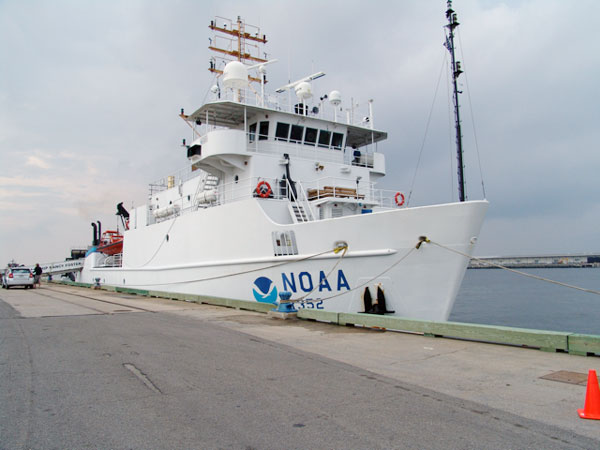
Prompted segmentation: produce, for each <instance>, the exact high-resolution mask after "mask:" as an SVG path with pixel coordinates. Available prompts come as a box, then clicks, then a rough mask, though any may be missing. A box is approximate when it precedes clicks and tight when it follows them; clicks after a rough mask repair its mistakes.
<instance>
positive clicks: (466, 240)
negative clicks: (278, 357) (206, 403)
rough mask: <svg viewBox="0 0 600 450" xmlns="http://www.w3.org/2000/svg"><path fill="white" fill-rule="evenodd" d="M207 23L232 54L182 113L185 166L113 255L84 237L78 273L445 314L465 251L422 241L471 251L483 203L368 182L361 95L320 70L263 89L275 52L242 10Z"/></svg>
mask: <svg viewBox="0 0 600 450" xmlns="http://www.w3.org/2000/svg"><path fill="white" fill-rule="evenodd" d="M449 10H450V13H449V25H448V30H449V35H450V37H453V33H452V32H453V30H454V27H455V26H456V25H457V23H456V25H454V24H453V22H455V21H456V16H455V15H453V12H452V11H451V9H450V8H449ZM210 28H211V30H212V31H213V32H214V33H216V34H218V35H223V36H228V37H229V39H230V40H231V42H230V44H232V45H229V46H225V47H224V48H220V47H218V46H217V43H216V39H215V41H211V42H212V43H213V44H214V45H213V46H212V47H211V49H212V50H215V51H217V52H220V54H221V55H222V56H223V57H224V58H230V59H231V60H230V61H229V62H227V64H226V65H222V66H219V64H218V63H217V59H216V58H213V59H211V63H210V70H211V71H212V72H214V73H216V74H217V75H218V77H217V80H218V84H216V85H215V86H213V88H212V89H211V91H212V94H213V98H212V99H211V100H210V101H208V102H207V103H206V104H204V105H202V106H201V107H200V108H199V109H197V110H196V111H195V112H193V113H192V114H189V115H186V114H184V113H183V111H182V114H181V117H182V118H183V119H184V120H185V121H186V122H187V123H188V124H189V125H190V127H191V128H192V129H193V133H194V140H193V141H192V142H191V143H190V144H189V145H187V153H188V159H189V162H190V166H189V167H188V168H187V169H186V170H184V171H182V172H181V173H179V174H176V175H173V176H169V177H167V178H165V180H164V181H162V182H158V183H153V184H151V185H150V194H149V199H148V203H147V204H145V205H143V206H139V207H136V208H135V209H133V210H132V211H131V213H130V214H129V217H128V220H126V221H124V222H125V223H127V228H128V229H126V230H125V231H124V232H123V238H122V240H123V246H122V253H116V254H110V253H111V252H103V251H101V250H98V248H99V247H102V246H101V245H98V244H99V242H98V241H100V232H98V234H97V235H95V241H96V242H95V243H96V244H97V245H96V246H94V247H92V248H91V250H90V251H88V254H87V255H86V258H85V262H84V267H83V269H82V271H81V272H80V273H79V275H78V281H82V282H87V283H94V282H100V283H101V284H106V285H114V286H125V287H130V288H139V289H151V290H159V291H171V292H182V293H190V294H200V295H206V296H213V297H223V298H233V299H240V300H249V301H258V302H269V303H274V304H275V303H277V302H278V301H279V297H280V294H281V293H282V292H289V293H290V294H291V300H293V301H294V302H295V305H296V307H297V308H315V309H323V310H328V311H337V312H368V313H377V314H390V315H395V316H403V317H410V318H419V319H427V320H446V319H447V318H448V315H449V314H450V311H451V309H452V306H453V303H454V300H455V297H456V295H457V292H458V289H459V287H460V284H461V282H462V279H463V276H464V273H465V270H466V267H467V264H468V262H469V259H468V258H467V257H465V256H461V255H459V254H457V253H454V252H451V251H448V250H447V249H444V248H443V247H441V246H438V245H433V244H428V243H427V242H422V241H423V240H424V237H427V238H428V239H431V241H435V242H436V243H439V244H441V245H443V246H445V247H449V248H451V249H454V250H457V251H459V252H461V253H464V254H467V255H471V254H472V251H473V248H474V244H475V242H476V240H477V236H478V234H479V232H480V227H481V224H482V221H483V218H484V215H485V212H486V210H487V207H488V203H487V201H485V200H480V201H461V202H456V203H448V204H437V205H430V206H419V207H408V206H407V205H406V200H407V199H406V198H405V194H404V193H403V192H402V191H383V190H379V189H377V188H376V184H377V182H378V181H379V180H380V179H381V178H382V177H384V176H385V174H386V166H385V157H384V154H383V153H382V152H381V151H380V147H381V145H380V143H381V142H382V141H384V140H385V139H386V137H387V133H385V132H384V131H381V130H378V129H376V128H375V126H374V121H373V114H372V103H369V104H368V106H369V110H368V111H367V113H366V115H364V114H362V113H361V114H360V115H359V114H358V113H354V111H352V108H350V111H349V112H348V114H346V111H347V110H346V109H345V107H344V105H343V102H342V96H341V94H340V93H339V92H338V91H332V92H330V93H328V95H327V96H324V97H323V98H319V97H314V96H313V95H312V82H313V80H315V79H317V78H319V77H321V76H323V75H324V74H323V73H321V72H320V73H316V74H313V75H310V76H307V77H305V78H303V79H300V80H298V81H296V82H294V83H290V84H289V85H286V86H283V87H281V88H280V89H278V90H277V91H276V93H275V94H280V95H279V96H277V95H274V94H266V93H265V82H266V78H265V72H266V70H265V66H266V65H268V64H270V63H271V62H273V61H267V60H264V59H261V58H259V57H258V56H253V53H252V51H251V50H252V49H254V48H255V47H258V45H259V44H262V43H265V42H266V38H265V36H264V35H261V34H260V30H254V29H251V27H250V26H249V25H246V24H244V23H243V22H242V21H241V20H240V19H239V18H238V20H237V21H236V22H226V21H224V19H221V18H217V19H216V20H214V21H212V22H211V25H210ZM258 55H260V54H258ZM452 64H453V65H455V67H454V68H455V77H456V76H458V75H457V74H456V72H457V70H456V69H458V70H460V66H456V65H457V64H458V63H456V62H455V61H454V59H453V60H452ZM219 67H222V69H220V68H219ZM269 67H276V66H269ZM458 74H460V71H458ZM253 82H255V83H256V84H255V85H252V83H253ZM325 97H326V98H325ZM292 99H293V100H292ZM456 105H457V104H455V106H456ZM456 113H457V114H458V108H456ZM357 117H359V118H360V120H358V121H356V120H355V119H356V118H357ZM457 123H460V122H459V121H458V122H457ZM459 131H460V130H459ZM458 134H459V133H458ZM460 165H461V167H462V162H461V163H460ZM461 182H462V180H461ZM120 212H122V213H123V216H124V218H127V213H126V212H125V211H124V210H123V208H122V207H120ZM420 244H422V245H420ZM113 253H114V251H113Z"/></svg>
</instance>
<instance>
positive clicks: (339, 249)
mask: <svg viewBox="0 0 600 450" xmlns="http://www.w3.org/2000/svg"><path fill="white" fill-rule="evenodd" d="M347 251H348V244H345V245H343V246H338V247H336V248H334V249H333V252H334V253H339V252H342V254H341V255H340V257H339V258H338V260H337V261H336V262H335V264H334V265H333V267H332V268H331V270H330V271H329V272H327V275H325V279H326V280H327V279H328V278H329V275H331V274H332V273H333V271H334V270H335V268H336V267H337V266H339V264H340V263H341V262H342V258H344V256H346V252H347ZM320 286H321V280H319V283H318V284H315V287H314V288H312V290H311V291H309V292H307V293H306V294H304V295H303V296H302V297H300V298H298V299H294V300H287V301H286V300H281V303H296V302H302V301H304V299H305V298H306V297H308V296H309V295H310V294H312V293H313V292H315V291H316V289H317V288H318V287H320Z"/></svg>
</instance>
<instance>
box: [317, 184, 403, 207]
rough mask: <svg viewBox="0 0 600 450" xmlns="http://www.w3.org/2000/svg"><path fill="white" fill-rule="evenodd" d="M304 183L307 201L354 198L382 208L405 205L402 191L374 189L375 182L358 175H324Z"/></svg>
mask: <svg viewBox="0 0 600 450" xmlns="http://www.w3.org/2000/svg"><path fill="white" fill-rule="evenodd" d="M305 185H306V192H307V195H308V200H309V201H313V200H319V199H323V198H346V199H352V198H354V199H356V200H358V201H359V202H363V203H367V204H370V205H372V206H378V207H382V208H397V207H398V206H406V200H407V198H406V194H404V192H403V191H393V190H389V189H376V188H375V183H373V182H371V181H365V180H362V179H361V178H360V177H357V178H356V180H355V181H352V180H349V179H348V178H336V177H324V178H319V179H317V180H314V181H312V182H307V183H305ZM399 203H400V205H399Z"/></svg>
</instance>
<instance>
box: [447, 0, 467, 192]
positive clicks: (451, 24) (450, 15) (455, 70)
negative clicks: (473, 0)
mask: <svg viewBox="0 0 600 450" xmlns="http://www.w3.org/2000/svg"><path fill="white" fill-rule="evenodd" d="M446 18H447V19H448V25H446V28H447V29H448V34H447V35H446V42H445V43H444V46H445V47H446V48H447V49H448V51H449V52H450V58H451V67H452V84H453V86H454V95H453V100H454V124H455V127H456V159H457V171H458V199H459V201H461V202H464V201H465V197H466V193H465V179H464V165H463V150H462V134H461V131H460V107H459V105H458V94H461V93H462V91H459V90H458V83H457V80H458V77H459V75H460V74H461V73H463V71H462V69H461V66H460V61H456V57H455V56H454V29H455V28H456V27H458V25H459V23H458V19H457V17H456V13H455V12H454V10H453V9H452V0H448V9H447V10H446Z"/></svg>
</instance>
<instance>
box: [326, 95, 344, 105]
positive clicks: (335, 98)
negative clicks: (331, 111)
mask: <svg viewBox="0 0 600 450" xmlns="http://www.w3.org/2000/svg"><path fill="white" fill-rule="evenodd" d="M329 103H331V104H332V105H333V106H338V105H339V104H340V103H342V94H340V91H331V92H330V93H329Z"/></svg>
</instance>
